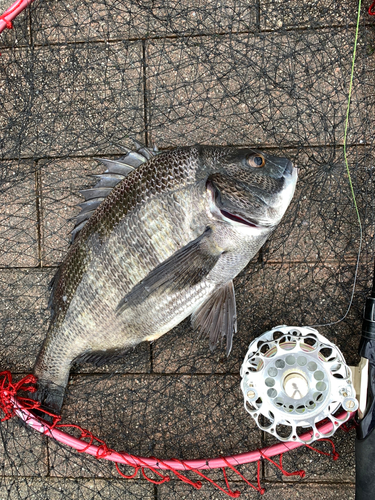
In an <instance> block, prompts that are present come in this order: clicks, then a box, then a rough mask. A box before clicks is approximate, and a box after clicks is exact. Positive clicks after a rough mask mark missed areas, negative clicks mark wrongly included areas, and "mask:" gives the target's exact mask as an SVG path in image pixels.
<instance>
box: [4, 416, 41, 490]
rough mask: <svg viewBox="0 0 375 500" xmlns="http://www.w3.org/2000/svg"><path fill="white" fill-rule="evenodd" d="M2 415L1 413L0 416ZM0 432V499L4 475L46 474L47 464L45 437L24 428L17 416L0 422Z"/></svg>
mask: <svg viewBox="0 0 375 500" xmlns="http://www.w3.org/2000/svg"><path fill="white" fill-rule="evenodd" d="M3 416H4V415H3V414H1V417H3ZM0 432H1V438H0V498H1V499H2V498H4V497H3V496H2V494H4V490H2V485H3V484H4V481H5V480H4V479H3V478H4V477H11V476H14V477H15V478H17V477H21V476H32V477H33V476H46V475H47V474H48V464H47V446H46V441H45V438H44V437H43V436H41V435H40V434H38V433H36V432H34V431H32V430H30V429H28V428H26V427H25V426H24V425H23V424H21V422H20V421H19V420H18V419H17V417H13V418H12V419H10V420H7V421H5V422H1V427H0ZM6 498H7V497H6Z"/></svg>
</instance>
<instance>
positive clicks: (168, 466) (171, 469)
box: [150, 457, 202, 490]
mask: <svg viewBox="0 0 375 500" xmlns="http://www.w3.org/2000/svg"><path fill="white" fill-rule="evenodd" d="M150 458H153V459H154V460H156V461H157V462H159V463H161V464H163V465H164V466H165V467H166V468H167V469H169V470H170V471H172V472H173V474H175V476H177V477H178V479H180V480H181V481H182V482H184V483H188V484H190V485H191V486H193V487H194V488H195V489H197V490H200V489H201V488H202V483H201V481H196V482H194V481H192V480H191V479H189V478H187V477H186V476H184V475H183V474H181V472H179V471H178V470H176V469H174V468H173V467H172V466H170V465H167V464H166V463H165V462H163V460H160V459H159V458H156V457H150Z"/></svg>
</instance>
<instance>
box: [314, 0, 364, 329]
mask: <svg viewBox="0 0 375 500" xmlns="http://www.w3.org/2000/svg"><path fill="white" fill-rule="evenodd" d="M361 3H362V0H359V1H358V12H357V25H356V30H355V38H354V48H353V58H352V69H351V75H350V84H349V95H348V104H347V108H346V118H345V131H344V159H345V167H346V172H347V174H348V182H349V187H350V191H351V195H352V199H353V204H354V209H355V213H356V215H357V220H358V225H359V247H358V254H357V262H356V266H355V272H354V282H353V287H352V293H351V297H350V301H349V305H348V308H347V310H346V312H345V314H344V316H343V317H342V318H341V319H338V320H337V321H332V322H330V323H323V324H319V325H310V326H312V327H313V328H317V327H320V326H331V325H337V324H338V323H341V321H344V319H345V318H346V317H347V315H348V314H349V311H350V309H351V307H352V304H353V299H354V293H355V288H356V285H357V278H358V269H359V259H360V257H361V252H362V240H363V230H362V222H361V216H360V214H359V210H358V205H357V200H356V197H355V193H354V188H353V183H352V178H351V175H350V168H349V163H348V156H347V151H346V146H347V137H348V127H349V113H350V101H351V97H352V90H353V79H354V67H355V58H356V53H357V42H358V32H359V21H360V16H361Z"/></svg>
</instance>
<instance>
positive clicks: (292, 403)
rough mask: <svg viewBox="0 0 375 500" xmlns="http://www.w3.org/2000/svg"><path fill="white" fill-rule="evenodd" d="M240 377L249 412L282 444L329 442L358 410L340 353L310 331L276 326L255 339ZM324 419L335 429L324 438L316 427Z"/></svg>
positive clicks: (350, 378)
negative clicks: (317, 440)
mask: <svg viewBox="0 0 375 500" xmlns="http://www.w3.org/2000/svg"><path fill="white" fill-rule="evenodd" d="M241 377H242V381H241V389H242V392H243V395H244V404H245V409H246V410H247V411H248V412H249V413H250V415H251V416H252V417H253V418H254V420H255V422H256V424H257V425H258V427H259V428H260V429H262V430H264V431H266V432H269V433H270V434H272V435H273V436H275V437H276V438H278V439H279V440H280V441H296V442H298V441H299V442H303V443H311V442H313V441H315V440H316V439H321V438H325V437H329V436H331V435H332V434H333V433H334V432H335V431H336V430H337V428H338V427H339V426H340V425H342V424H343V423H344V422H346V421H347V420H348V419H349V417H350V413H351V412H354V411H356V410H357V409H358V402H357V399H356V397H355V394H356V392H355V390H354V387H353V383H352V374H351V370H350V368H349V366H347V364H346V363H345V359H344V357H343V355H342V353H341V351H340V350H339V349H338V347H336V346H335V345H334V344H332V342H330V341H329V340H328V339H326V338H325V337H323V335H321V334H320V333H319V332H318V331H317V330H314V329H313V328H310V327H288V326H278V327H276V328H273V329H272V330H270V331H268V332H265V333H264V334H263V335H261V336H260V337H258V338H257V339H255V340H254V341H253V342H252V343H251V344H250V346H249V349H248V352H247V354H246V356H245V360H244V362H243V364H242V367H241ZM338 416H340V418H338ZM324 419H329V420H330V421H331V422H332V427H331V428H330V430H329V431H326V432H324V433H323V432H322V431H321V430H319V426H318V425H317V424H318V422H321V421H322V420H324ZM309 431H310V432H309ZM301 436H303V439H301ZM306 436H307V437H306Z"/></svg>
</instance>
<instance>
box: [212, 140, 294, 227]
mask: <svg viewBox="0 0 375 500" xmlns="http://www.w3.org/2000/svg"><path fill="white" fill-rule="evenodd" d="M223 149H224V148H223ZM297 177H298V174H297V168H296V167H295V166H294V165H293V163H292V162H291V161H290V160H288V159H287V158H279V157H276V156H271V155H269V154H268V153H265V152H260V151H257V150H254V149H229V148H228V152H223V154H221V155H216V157H213V156H212V158H211V164H210V174H209V175H208V178H207V181H206V190H207V192H208V195H209V198H210V200H211V202H210V204H211V212H212V213H213V214H216V215H217V216H219V217H220V218H221V219H222V220H224V221H225V222H228V223H230V224H231V225H242V226H243V225H245V226H248V227H253V228H255V229H262V228H265V229H267V230H269V229H273V228H274V227H276V225H277V224H278V223H279V222H280V220H281V218H282V217H283V215H284V213H285V211H286V209H287V208H288V206H289V204H290V202H291V200H292V198H293V194H294V190H295V187H296V182H297Z"/></svg>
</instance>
